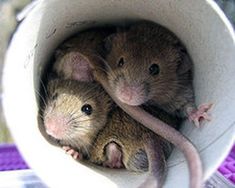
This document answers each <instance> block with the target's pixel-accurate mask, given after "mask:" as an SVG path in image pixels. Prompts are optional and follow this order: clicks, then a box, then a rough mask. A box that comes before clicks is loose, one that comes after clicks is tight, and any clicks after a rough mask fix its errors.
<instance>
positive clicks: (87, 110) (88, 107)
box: [81, 104, 92, 116]
mask: <svg viewBox="0 0 235 188" xmlns="http://www.w3.org/2000/svg"><path fill="white" fill-rule="evenodd" d="M81 111H82V112H84V113H85V114H86V115H88V116H89V115H91V114H92V107H91V105H89V104H84V105H83V106H82V108H81Z"/></svg>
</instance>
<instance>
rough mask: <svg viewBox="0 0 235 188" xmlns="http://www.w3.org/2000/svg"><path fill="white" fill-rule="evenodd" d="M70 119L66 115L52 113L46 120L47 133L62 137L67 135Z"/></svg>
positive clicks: (58, 137)
mask: <svg viewBox="0 0 235 188" xmlns="http://www.w3.org/2000/svg"><path fill="white" fill-rule="evenodd" d="M67 122H68V119H67V118H66V117H62V116H58V115H52V116H48V117H46V118H45V120H44V124H45V128H46V132H47V134H49V135H50V136H52V137H54V138H56V139H62V138H64V136H65V135H66V131H67V130H68V126H67Z"/></svg>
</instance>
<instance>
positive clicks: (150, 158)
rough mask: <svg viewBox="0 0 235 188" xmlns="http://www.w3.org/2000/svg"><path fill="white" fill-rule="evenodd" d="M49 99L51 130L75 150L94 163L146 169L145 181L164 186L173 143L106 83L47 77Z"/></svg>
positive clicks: (47, 124)
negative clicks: (118, 100) (119, 102)
mask: <svg viewBox="0 0 235 188" xmlns="http://www.w3.org/2000/svg"><path fill="white" fill-rule="evenodd" d="M47 90H48V100H47V105H46V107H45V109H44V114H43V117H44V125H45V130H46V132H47V134H49V135H50V136H51V137H53V138H55V139H57V140H58V142H59V143H60V144H61V145H63V146H68V147H67V149H68V148H72V150H75V151H78V153H76V152H74V151H71V150H70V149H68V150H69V151H68V152H70V153H71V152H73V153H71V154H72V155H73V156H74V155H75V158H76V157H79V158H84V159H86V160H88V161H90V162H92V163H95V164H99V165H102V166H109V167H115V168H121V167H123V166H124V167H125V168H126V169H127V170H129V171H134V172H146V171H148V170H149V171H150V176H149V178H148V179H147V180H146V182H144V183H143V185H142V187H145V185H151V187H162V185H163V183H164V180H165V176H166V159H167V158H168V156H169V154H170V153H171V150H172V146H171V145H170V144H169V143H168V142H166V141H165V140H164V139H162V138H161V137H159V136H157V135H156V134H154V133H153V132H152V131H150V130H149V129H147V128H145V127H144V126H142V125H141V124H140V123H138V122H136V121H135V120H133V119H132V118H131V117H130V116H129V115H128V114H126V113H125V112H124V111H123V110H121V109H120V108H119V107H117V106H115V107H114V106H113V105H112V102H111V98H110V97H109V96H108V95H107V94H106V92H105V91H104V90H103V88H102V87H101V86H100V85H98V84H96V83H90V82H78V81H75V80H61V79H55V80H52V81H49V83H48V87H47ZM158 118H160V119H161V120H162V121H164V122H166V123H168V124H176V123H177V121H176V120H175V118H173V117H171V116H170V115H169V114H167V113H165V112H163V111H160V110H159V111H158Z"/></svg>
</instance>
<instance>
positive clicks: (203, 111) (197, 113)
mask: <svg viewBox="0 0 235 188" xmlns="http://www.w3.org/2000/svg"><path fill="white" fill-rule="evenodd" d="M212 105H213V104H212V103H206V104H201V105H200V106H199V107H198V109H197V110H193V111H192V112H191V113H189V120H190V121H191V122H193V123H194V125H195V126H196V127H197V128H199V127H200V122H201V121H202V120H207V121H211V120H212V117H211V116H210V115H209V114H208V110H209V109H210V108H211V107H212Z"/></svg>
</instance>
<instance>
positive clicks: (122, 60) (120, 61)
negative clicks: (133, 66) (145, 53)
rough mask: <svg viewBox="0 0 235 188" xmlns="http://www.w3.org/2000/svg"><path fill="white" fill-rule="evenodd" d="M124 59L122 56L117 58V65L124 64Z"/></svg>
mask: <svg viewBox="0 0 235 188" xmlns="http://www.w3.org/2000/svg"><path fill="white" fill-rule="evenodd" d="M124 63H125V62H124V59H123V57H121V58H120V59H119V61H118V66H119V67H122V66H123V65H124Z"/></svg>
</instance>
